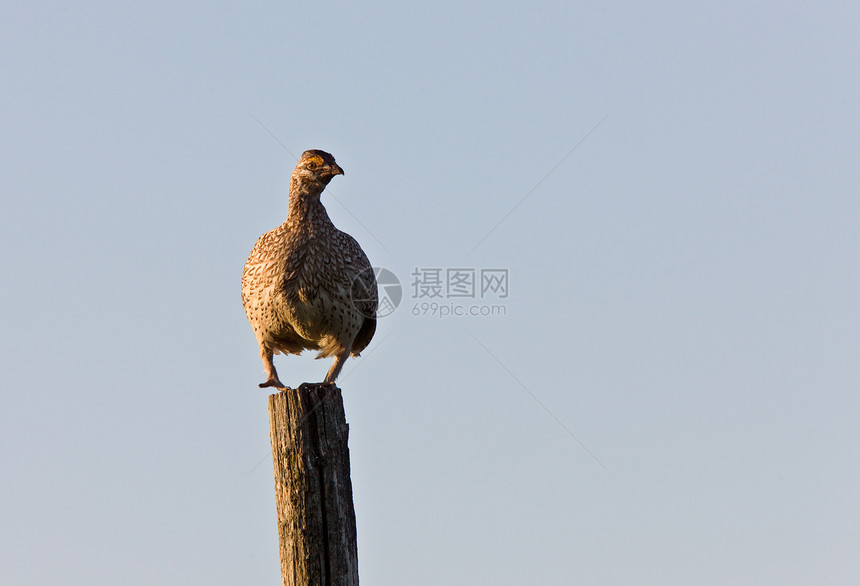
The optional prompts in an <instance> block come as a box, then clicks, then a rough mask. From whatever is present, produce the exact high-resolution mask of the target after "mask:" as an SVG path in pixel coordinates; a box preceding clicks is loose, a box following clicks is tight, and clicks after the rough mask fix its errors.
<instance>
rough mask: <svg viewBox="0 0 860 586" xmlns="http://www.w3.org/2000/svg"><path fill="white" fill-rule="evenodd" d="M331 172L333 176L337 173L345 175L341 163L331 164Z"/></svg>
mask: <svg viewBox="0 0 860 586" xmlns="http://www.w3.org/2000/svg"><path fill="white" fill-rule="evenodd" d="M329 173H331V174H332V177H334V176H335V175H344V172H343V169H341V168H340V165H338V164H337V163H332V164H331V165H329Z"/></svg>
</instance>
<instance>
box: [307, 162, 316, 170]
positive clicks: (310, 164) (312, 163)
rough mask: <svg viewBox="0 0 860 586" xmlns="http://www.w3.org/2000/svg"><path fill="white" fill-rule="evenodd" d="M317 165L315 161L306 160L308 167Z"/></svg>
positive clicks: (313, 167)
mask: <svg viewBox="0 0 860 586" xmlns="http://www.w3.org/2000/svg"><path fill="white" fill-rule="evenodd" d="M317 166H318V165H317V163H316V161H308V169H316V168H317Z"/></svg>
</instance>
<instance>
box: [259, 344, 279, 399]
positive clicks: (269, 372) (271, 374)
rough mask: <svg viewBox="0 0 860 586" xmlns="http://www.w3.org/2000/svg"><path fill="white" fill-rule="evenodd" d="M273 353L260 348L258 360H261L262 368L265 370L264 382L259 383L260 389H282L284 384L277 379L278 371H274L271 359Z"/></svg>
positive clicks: (262, 347)
mask: <svg viewBox="0 0 860 586" xmlns="http://www.w3.org/2000/svg"><path fill="white" fill-rule="evenodd" d="M272 356H273V352H272V351H271V350H269V349H268V348H266V347H265V346H261V347H260V358H262V359H263V367H264V368H265V369H266V377H267V379H266V382H264V383H260V388H261V389H264V388H266V387H276V388H279V389H283V388H285V387H284V383H282V382H281V381H280V380H279V379H278V371H277V370H275V361H274V359H273V358H272Z"/></svg>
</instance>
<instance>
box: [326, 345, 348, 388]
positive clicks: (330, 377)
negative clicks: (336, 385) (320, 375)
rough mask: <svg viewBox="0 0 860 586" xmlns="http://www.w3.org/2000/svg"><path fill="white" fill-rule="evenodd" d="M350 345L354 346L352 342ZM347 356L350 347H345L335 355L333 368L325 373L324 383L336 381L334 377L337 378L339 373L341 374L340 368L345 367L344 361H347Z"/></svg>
mask: <svg viewBox="0 0 860 586" xmlns="http://www.w3.org/2000/svg"><path fill="white" fill-rule="evenodd" d="M350 346H352V344H350ZM347 358H349V348H344V349H343V351H342V352H340V353H338V354H336V355H335V357H334V362H333V363H332V365H331V368H329V369H328V374H327V375H325V380H324V381H323V383H333V382H334V379H336V378H337V375H339V374H340V369H341V368H343V363H344V362H346V359H347Z"/></svg>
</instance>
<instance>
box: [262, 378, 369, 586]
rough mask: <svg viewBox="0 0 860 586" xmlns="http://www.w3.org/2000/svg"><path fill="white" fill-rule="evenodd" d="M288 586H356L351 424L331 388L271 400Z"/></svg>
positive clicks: (283, 562) (303, 387) (306, 388)
mask: <svg viewBox="0 0 860 586" xmlns="http://www.w3.org/2000/svg"><path fill="white" fill-rule="evenodd" d="M269 430H270V433H271V437H272V463H273V465H274V470H275V497H276V500H277V505H278V536H279V540H280V545H281V576H282V578H283V582H284V586H322V585H325V586H357V585H358V545H357V543H356V532H355V509H354V508H353V503H352V481H351V480H350V476H349V448H348V447H347V438H348V436H349V426H348V425H347V423H346V415H345V413H344V409H343V396H342V395H341V391H340V389H339V388H337V387H336V386H335V385H333V384H329V385H307V384H305V385H301V386H300V387H299V388H298V389H286V390H284V391H282V392H280V393H276V394H274V395H270V396H269Z"/></svg>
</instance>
